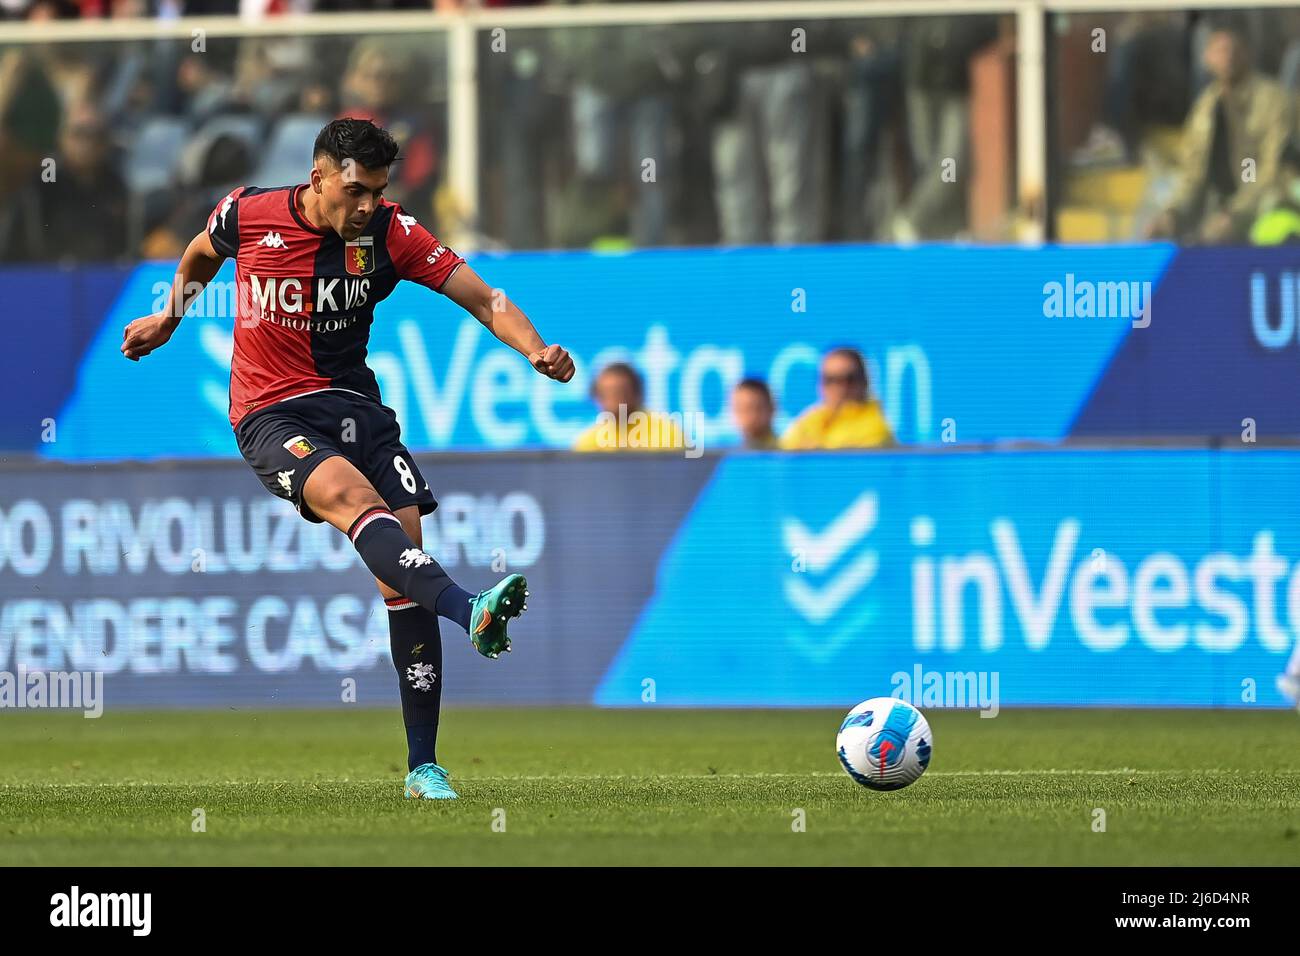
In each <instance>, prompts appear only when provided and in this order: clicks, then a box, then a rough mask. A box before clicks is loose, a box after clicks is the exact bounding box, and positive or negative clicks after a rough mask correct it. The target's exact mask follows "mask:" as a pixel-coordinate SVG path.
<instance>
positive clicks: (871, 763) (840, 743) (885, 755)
mask: <svg viewBox="0 0 1300 956" xmlns="http://www.w3.org/2000/svg"><path fill="white" fill-rule="evenodd" d="M933 742H934V739H933V738H932V737H931V735H930V724H929V723H928V722H927V721H926V719H925V716H924V715H923V714H922V713H921V712H920V711H919V710H917V709H916V708H915V707H913V706H912V705H911V704H909V703H907V702H906V701H902V700H899V699H898V698H897V697H873V698H871V700H864V701H863V702H862V703H860V704H858V706H856V707H854V708H853V709H852V710H851V711H849V714H848V716H847V717H845V718H844V723H842V724H840V732H839V734H838V735H837V736H836V738H835V750H836V752H837V753H838V754H839V755H840V764H841V766H843V767H844V769H845V770H846V771H847V772H848V775H849V776H850V777H852V778H853V779H854V780H856V781H857V782H858V783H860V784H862V785H863V786H864V787H870V788H871V789H872V790H901V789H902V788H903V787H906V786H907V785H908V784H910V783H916V781H917V780H918V779H920V777H921V774H923V773H925V768H926V767H928V766H929V765H930V747H931V745H932V744H933Z"/></svg>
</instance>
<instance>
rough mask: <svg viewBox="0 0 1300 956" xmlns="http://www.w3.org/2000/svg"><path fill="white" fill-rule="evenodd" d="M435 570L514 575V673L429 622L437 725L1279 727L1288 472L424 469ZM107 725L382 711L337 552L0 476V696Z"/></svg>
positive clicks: (1061, 458)
mask: <svg viewBox="0 0 1300 956" xmlns="http://www.w3.org/2000/svg"><path fill="white" fill-rule="evenodd" d="M420 465H421V469H422V471H423V472H424V474H425V475H426V477H428V479H429V481H430V484H431V485H432V486H433V489H434V491H435V493H436V495H437V497H438V499H439V501H440V506H439V508H438V510H437V511H436V512H435V513H434V514H433V515H431V516H429V517H427V518H426V519H425V522H424V530H425V546H426V549H427V550H428V551H429V553H431V554H433V555H434V556H435V557H436V558H437V559H438V560H439V561H440V562H441V563H442V564H443V565H444V566H445V567H446V568H447V569H448V571H449V572H450V573H451V574H452V575H453V577H455V578H456V579H457V580H459V581H460V582H461V583H462V584H463V585H464V586H465V587H467V588H469V589H471V590H475V589H478V588H481V587H484V586H486V585H487V584H488V583H490V582H491V581H494V580H496V579H497V578H499V577H500V576H501V575H502V574H503V573H505V572H507V571H520V572H522V573H524V574H526V575H527V576H528V578H529V582H530V585H531V590H532V597H530V600H529V611H528V614H527V616H526V617H525V618H524V619H523V620H522V621H521V622H520V624H519V625H518V626H517V627H516V628H514V629H513V630H514V633H515V642H514V643H515V652H514V653H513V654H511V655H509V657H507V658H504V659H503V660H501V661H487V660H484V659H482V658H480V657H478V656H477V655H476V654H475V653H474V652H473V651H472V649H471V648H470V646H469V642H468V640H467V639H466V637H465V635H464V634H463V633H462V632H461V631H460V630H459V628H457V627H456V626H455V625H452V624H447V623H444V625H443V636H444V643H445V646H446V648H447V652H446V672H447V673H446V681H445V688H446V694H447V700H448V701H451V702H464V703H489V704H494V705H495V704H510V703H518V704H523V703H533V704H575V705H576V704H590V703H593V702H594V703H597V704H601V705H605V706H638V707H639V706H649V705H655V706H669V707H673V706H834V707H848V706H851V705H852V704H854V703H856V702H857V701H859V700H863V699H865V698H868V697H872V696H877V695H882V694H889V693H894V692H898V691H900V690H904V691H909V692H910V693H911V699H913V700H914V702H916V703H918V704H920V705H922V706H959V705H962V704H963V703H964V704H965V705H967V706H974V705H976V704H977V703H978V704H979V705H980V706H984V702H983V701H982V700H978V701H977V700H975V699H973V698H971V699H967V700H965V701H964V702H963V701H960V700H958V701H953V700H952V699H951V697H950V696H941V697H940V698H939V699H936V700H934V701H931V700H929V699H927V698H926V697H925V696H924V695H923V694H921V693H920V691H921V690H922V689H926V690H927V691H928V689H929V688H930V686H931V684H932V683H933V681H934V680H936V679H937V681H938V683H939V684H940V685H941V686H949V685H951V684H952V679H953V678H954V677H956V678H957V679H959V680H962V679H966V678H970V680H971V685H970V686H971V687H972V688H979V689H980V691H981V696H982V694H983V692H984V691H985V690H988V691H991V692H992V694H993V700H992V701H991V702H990V704H991V706H993V707H994V708H996V707H1002V706H1005V707H1012V706H1030V705H1078V706H1185V707H1259V706H1264V707H1277V706H1282V705H1284V703H1285V701H1284V700H1283V698H1282V697H1281V695H1280V694H1279V693H1278V692H1277V690H1276V689H1275V687H1274V683H1273V682H1274V678H1275V676H1276V675H1277V674H1278V673H1280V672H1281V671H1282V669H1283V668H1284V666H1285V664H1286V661H1287V659H1288V655H1289V654H1290V653H1291V652H1292V649H1293V648H1294V646H1295V642H1296V635H1297V634H1300V505H1297V504H1296V503H1295V495H1294V489H1295V488H1296V487H1298V486H1300V454H1297V453H1292V452H1283V451H1258V450H1254V451H1236V452H1210V451H1158V452H1157V451H1123V452H1103V451H1088V452H1085V451H1044V452H1007V453H976V452H963V451H960V450H948V451H924V452H920V451H918V452H885V453H841V454H830V453H809V454H802V455H795V454H780V453H763V454H735V455H731V456H727V457H716V456H706V457H704V458H698V459H689V458H686V457H678V456H676V455H650V456H646V455H592V456H581V455H567V454H564V455H549V454H548V455H536V454H500V455H475V456H457V457H448V456H425V457H423V458H422V459H421V461H420ZM20 668H21V669H26V670H42V669H44V670H55V671H60V670H70V671H86V670H90V671H101V672H103V673H104V674H105V695H106V698H107V700H106V706H109V707H113V706H136V707H139V706H228V705H248V706H254V705H256V706H319V705H322V704H324V703H327V702H336V701H337V700H338V699H339V695H340V693H341V692H343V691H344V690H345V689H346V685H345V682H346V681H349V680H350V681H352V682H353V684H352V687H353V690H354V691H355V694H356V697H355V699H356V700H357V702H358V703H362V704H367V703H368V704H374V703H391V702H393V701H394V700H395V699H396V683H395V681H396V677H395V674H394V673H393V670H392V665H391V662H390V661H389V658H388V634H387V618H386V612H385V610H384V609H383V606H382V603H381V602H380V601H379V597H378V594H377V592H376V590H375V587H374V583H373V581H372V579H371V578H370V576H369V575H368V573H367V572H366V570H365V568H364V567H363V566H362V565H361V563H360V560H359V558H358V557H357V555H356V553H355V551H354V550H353V549H352V547H351V546H350V544H349V543H348V542H347V540H346V538H345V537H344V536H342V535H340V534H339V533H338V532H336V531H334V530H333V529H331V528H328V527H325V526H321V525H311V524H308V523H307V522H304V521H302V520H301V519H300V518H299V517H298V516H297V515H296V514H295V513H294V512H293V510H292V508H290V507H289V506H288V505H287V504H286V503H285V502H282V501H280V500H278V499H276V498H273V497H271V496H269V495H267V494H266V492H265V491H264V490H263V489H262V487H261V485H260V483H258V481H257V480H256V479H255V478H254V477H253V475H252V474H251V472H249V471H248V469H247V468H246V467H245V466H244V465H243V464H242V463H204V464H183V465H172V466H140V465H118V466H99V467H92V466H84V465H83V466H61V465H49V464H46V465H42V466H38V467H30V468H14V467H8V468H6V469H2V470H0V671H5V670H7V671H15V670H18V669H20Z"/></svg>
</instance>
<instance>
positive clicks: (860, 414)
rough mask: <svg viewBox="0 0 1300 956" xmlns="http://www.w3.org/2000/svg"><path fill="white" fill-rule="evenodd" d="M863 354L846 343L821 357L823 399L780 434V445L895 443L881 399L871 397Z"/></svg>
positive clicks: (876, 444) (855, 445)
mask: <svg viewBox="0 0 1300 956" xmlns="http://www.w3.org/2000/svg"><path fill="white" fill-rule="evenodd" d="M867 385H868V382H867V365H866V363H865V362H864V361H863V360H862V353H860V352H859V351H858V350H857V349H855V348H849V347H847V346H843V347H839V348H834V349H831V350H830V351H829V352H827V353H826V355H825V356H824V357H823V358H822V367H821V387H820V391H821V402H820V403H819V404H817V405H814V406H813V407H812V408H809V409H808V410H807V411H805V412H804V413H803V414H802V415H800V416H799V417H798V418H797V419H795V421H794V423H793V424H792V425H791V426H790V428H789V429H788V430H787V431H786V433H785V434H784V435H783V436H782V437H781V447H782V448H790V449H800V448H804V449H806V448H878V447H881V446H884V445H892V444H894V433H893V430H892V429H890V427H889V422H888V421H886V420H885V413H884V411H883V410H882V409H881V407H880V402H878V401H876V400H875V399H874V398H872V397H871V396H870V392H869V389H868V387H867Z"/></svg>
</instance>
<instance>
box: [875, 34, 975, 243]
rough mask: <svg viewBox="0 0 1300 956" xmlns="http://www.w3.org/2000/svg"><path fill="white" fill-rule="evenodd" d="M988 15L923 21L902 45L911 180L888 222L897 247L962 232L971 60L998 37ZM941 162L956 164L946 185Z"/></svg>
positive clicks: (964, 209) (967, 182)
mask: <svg viewBox="0 0 1300 956" xmlns="http://www.w3.org/2000/svg"><path fill="white" fill-rule="evenodd" d="M997 30H998V27H997V22H996V21H995V20H993V19H991V18H989V17H980V16H974V17H971V16H967V17H953V16H945V17H922V18H919V19H917V20H914V21H912V22H911V23H909V24H908V28H907V30H906V31H905V33H904V41H903V89H904V97H905V100H906V108H907V132H908V143H909V147H910V151H911V156H912V169H913V182H912V191H911V194H910V195H909V196H908V197H907V203H906V204H905V206H904V208H903V209H902V210H901V211H900V212H899V214H898V215H897V216H896V217H895V220H894V229H893V232H894V236H893V238H894V239H896V240H898V241H912V240H915V239H947V238H951V237H953V236H954V235H956V234H957V233H959V232H961V231H962V230H964V229H965V228H966V196H967V188H968V184H969V183H970V179H971V177H970V172H969V168H968V167H969V161H970V155H971V152H970V61H971V58H972V57H973V56H974V55H975V53H976V52H977V51H978V50H979V49H980V48H981V47H983V46H985V45H986V44H988V43H991V42H992V41H993V40H995V39H996V38H997ZM946 163H955V164H956V166H955V169H954V176H953V178H951V179H945V177H944V175H943V174H944V173H945V171H946V168H945V164H946Z"/></svg>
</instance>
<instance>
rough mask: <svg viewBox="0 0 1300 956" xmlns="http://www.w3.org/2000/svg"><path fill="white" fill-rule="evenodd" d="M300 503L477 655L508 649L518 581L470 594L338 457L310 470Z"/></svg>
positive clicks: (522, 586) (519, 596)
mask: <svg viewBox="0 0 1300 956" xmlns="http://www.w3.org/2000/svg"><path fill="white" fill-rule="evenodd" d="M408 467H409V465H408ZM302 500H303V503H304V504H305V505H306V507H307V508H308V509H310V512H311V513H312V514H313V515H315V516H316V517H318V518H320V519H322V520H324V521H327V522H329V523H330V524H332V525H333V526H334V527H336V528H338V529H339V530H340V531H342V532H343V533H344V534H346V535H347V536H348V538H349V539H350V540H351V541H352V546H353V547H354V548H356V549H357V552H358V553H359V554H360V555H361V560H362V561H364V562H365V565H366V567H367V568H369V569H370V573H371V574H373V575H374V576H375V578H376V579H377V580H378V581H379V582H380V583H381V584H383V585H384V586H386V587H387V588H388V589H389V590H390V591H391V592H393V593H394V594H395V595H396V596H401V597H405V598H408V599H410V600H412V601H414V602H415V603H416V604H419V605H420V606H421V607H424V608H426V609H427V610H429V611H432V612H433V613H435V614H439V615H441V616H443V617H446V618H448V619H450V620H453V621H456V622H457V623H459V624H461V626H463V627H465V629H466V631H467V632H468V633H469V635H470V639H471V640H472V641H473V643H474V647H475V648H476V649H477V650H478V651H479V653H480V654H483V655H484V656H485V657H499V656H500V655H501V653H502V652H503V651H509V650H510V639H509V637H508V636H507V634H506V623H507V622H508V621H509V620H510V619H511V618H514V617H517V616H518V615H519V613H520V612H521V611H523V610H524V608H525V607H526V605H525V603H524V600H525V598H526V596H527V592H526V588H527V583H526V582H525V581H524V579H523V577H522V576H520V575H518V574H512V575H509V576H508V577H506V578H505V579H503V580H502V581H501V582H500V583H498V584H497V585H496V586H495V587H493V588H491V589H489V590H487V591H483V592H480V593H479V594H478V595H476V596H471V595H470V594H469V593H468V592H467V591H465V590H463V589H462V588H460V587H459V586H457V585H456V583H455V582H454V581H453V580H452V579H451V577H450V576H448V574H447V572H446V571H444V570H443V569H442V566H441V565H439V564H438V562H437V561H435V560H434V559H433V556H432V555H429V554H426V553H425V552H424V551H423V550H421V549H420V547H419V545H418V544H417V543H416V542H415V541H413V540H412V539H411V536H410V535H409V534H407V532H406V530H405V529H404V528H403V527H402V522H401V521H400V519H399V518H398V517H397V515H396V514H394V513H393V511H392V510H391V509H390V508H389V506H388V504H387V502H385V500H384V497H383V496H381V495H380V493H379V492H378V491H377V490H376V489H375V487H374V486H373V485H372V484H371V483H370V481H368V480H367V479H366V477H365V475H363V474H362V473H361V472H360V471H358V470H357V467H356V466H355V465H353V464H352V462H350V461H348V460H347V459H346V458H344V457H342V456H339V455H336V456H334V457H331V458H329V459H328V460H326V461H324V462H321V463H320V464H319V465H317V466H316V467H315V469H314V470H313V471H312V473H311V475H310V477H309V478H308V479H307V481H306V483H305V484H304V485H303V488H302ZM466 607H468V609H469V610H468V614H467V613H466ZM471 620H472V621H473V622H474V625H473V627H471V626H470V622H471Z"/></svg>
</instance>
